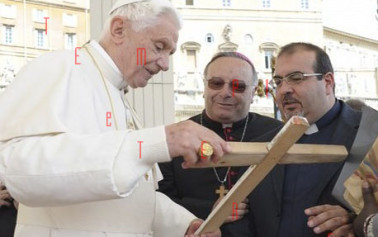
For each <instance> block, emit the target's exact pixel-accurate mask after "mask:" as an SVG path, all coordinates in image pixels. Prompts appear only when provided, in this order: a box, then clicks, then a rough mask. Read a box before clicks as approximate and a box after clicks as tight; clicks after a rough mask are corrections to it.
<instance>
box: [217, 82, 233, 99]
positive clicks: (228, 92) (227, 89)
mask: <svg viewBox="0 0 378 237" xmlns="http://www.w3.org/2000/svg"><path fill="white" fill-rule="evenodd" d="M232 90H233V89H232V87H231V86H230V83H228V82H226V83H225V84H224V85H223V88H222V89H221V91H220V95H221V96H222V97H225V98H226V97H230V96H232V94H233V93H232Z"/></svg>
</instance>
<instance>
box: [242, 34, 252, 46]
mask: <svg viewBox="0 0 378 237" xmlns="http://www.w3.org/2000/svg"><path fill="white" fill-rule="evenodd" d="M244 43H245V44H248V45H251V44H252V43H253V37H252V35H251V34H246V35H244Z"/></svg>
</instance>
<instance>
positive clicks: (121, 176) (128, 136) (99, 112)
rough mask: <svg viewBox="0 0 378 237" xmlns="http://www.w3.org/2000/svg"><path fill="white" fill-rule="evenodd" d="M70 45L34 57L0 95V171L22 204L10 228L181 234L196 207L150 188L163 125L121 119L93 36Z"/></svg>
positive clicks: (115, 82) (160, 156)
mask: <svg viewBox="0 0 378 237" xmlns="http://www.w3.org/2000/svg"><path fill="white" fill-rule="evenodd" d="M89 52H90V54H89ZM78 55H79V56H78V57H77V62H78V63H80V65H75V53H74V52H71V51H70V52H69V51H64V52H54V53H50V54H47V55H44V56H41V57H39V58H37V59H36V60H34V61H33V62H31V63H29V64H28V65H26V66H25V67H24V68H23V69H22V70H21V71H20V72H19V74H18V76H17V78H16V80H15V81H14V82H13V84H12V85H10V87H9V88H7V89H6V90H5V91H4V92H3V94H2V95H0V180H1V181H3V182H5V185H6V186H7V188H8V190H9V191H10V193H11V194H12V196H13V197H14V198H15V199H16V200H18V201H19V202H20V203H22V204H23V205H20V208H19V213H18V220H17V227H16V234H15V236H16V237H67V236H69V237H84V236H85V237H100V236H101V237H104V236H106V237H126V236H161V237H178V236H183V235H184V234H185V231H186V229H187V228H188V226H189V223H190V221H192V220H193V219H195V216H194V215H192V214H191V213H190V212H188V211H187V210H185V209H184V208H182V207H181V206H179V205H177V204H175V203H174V202H172V201H171V200H170V199H169V198H168V197H166V196H165V195H163V194H161V193H159V192H156V191H155V190H156V187H157V185H156V184H157V181H158V178H159V176H160V177H161V174H160V171H159V169H158V167H157V166H156V162H166V161H170V157H169V152H168V147H167V144H166V136H165V129H164V126H160V127H156V128H151V129H142V130H136V131H132V130H130V129H128V127H127V125H128V124H131V123H132V122H136V121H135V117H134V116H132V114H134V113H133V111H132V110H130V109H128V105H127V101H126V99H125V98H124V93H123V90H122V88H125V86H126V84H125V81H124V80H123V79H122V75H121V73H120V71H119V70H118V68H117V67H116V65H115V64H114V62H113V61H112V60H111V58H110V57H109V55H107V54H106V52H105V51H104V50H103V49H102V48H101V46H100V45H99V44H98V43H97V42H94V41H92V42H91V43H90V44H88V45H86V46H85V48H82V49H80V51H79V53H78ZM90 55H92V56H93V58H91V56H90ZM93 59H95V61H96V63H97V64H98V67H99V68H100V70H101V71H102V73H103V78H105V80H103V79H102V76H101V73H100V70H99V68H98V67H96V64H95V63H94V61H93ZM130 60H133V61H134V59H130ZM104 82H105V84H106V86H105V84H104ZM112 104H113V107H114V110H113V109H112ZM109 112H110V113H111V114H110V115H109ZM110 116H111V119H109V117H110ZM107 118H108V119H107ZM114 118H115V119H114ZM116 122H117V125H118V128H119V129H118V130H116V129H115V123H116ZM110 123H111V124H112V125H111V126H107V125H110ZM138 141H141V142H143V143H138ZM140 144H141V147H142V149H141V154H140V149H139V148H140V147H139V146H140ZM140 155H141V158H139V157H140ZM152 167H155V168H153V169H151V168H152ZM146 174H147V175H146Z"/></svg>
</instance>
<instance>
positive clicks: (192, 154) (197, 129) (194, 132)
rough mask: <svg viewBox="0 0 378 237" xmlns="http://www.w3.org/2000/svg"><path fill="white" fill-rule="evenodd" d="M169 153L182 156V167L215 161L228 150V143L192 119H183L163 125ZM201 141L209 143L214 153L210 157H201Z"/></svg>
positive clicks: (172, 155) (173, 155)
mask: <svg viewBox="0 0 378 237" xmlns="http://www.w3.org/2000/svg"><path fill="white" fill-rule="evenodd" d="M165 132H166V136H167V138H166V139H167V143H168V149H169V155H170V156H171V157H178V156H182V157H183V158H184V163H183V164H182V167H183V168H187V167H189V166H190V165H194V164H201V163H208V162H210V160H211V161H213V162H217V161H218V160H219V158H220V157H222V156H223V154H224V153H225V152H230V151H231V148H230V147H229V145H228V144H227V143H226V142H225V141H224V140H223V139H222V138H220V137H219V136H218V135H217V134H216V133H215V132H213V131H211V130H209V129H207V128H205V127H202V126H201V125H199V124H197V123H195V122H193V121H189V120H188V121H183V122H179V123H175V124H172V125H168V126H166V127H165ZM203 142H207V143H209V144H210V145H211V146H212V147H213V149H214V153H213V155H212V156H211V158H210V159H202V158H201V157H200V155H199V154H198V152H199V151H200V149H201V145H202V144H203Z"/></svg>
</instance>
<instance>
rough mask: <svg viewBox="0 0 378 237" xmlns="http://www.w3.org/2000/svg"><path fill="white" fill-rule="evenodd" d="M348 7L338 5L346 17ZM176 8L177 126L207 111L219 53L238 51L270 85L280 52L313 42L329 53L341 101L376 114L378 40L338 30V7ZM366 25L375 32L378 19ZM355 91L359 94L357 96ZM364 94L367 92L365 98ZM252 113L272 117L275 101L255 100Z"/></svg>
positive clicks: (221, 4)
mask: <svg viewBox="0 0 378 237" xmlns="http://www.w3.org/2000/svg"><path fill="white" fill-rule="evenodd" d="M337 1H338V0H337ZM348 1H349V2H354V3H356V4H357V3H358V4H360V5H364V7H365V8H362V10H361V11H360V12H358V14H359V15H362V14H365V15H366V11H369V9H370V10H374V11H373V14H376V9H377V7H376V5H375V7H373V6H372V3H373V2H374V0H366V3H365V4H362V2H361V1H356V0H348ZM348 1H344V2H340V1H339V4H346V9H343V10H344V13H345V12H348V11H349V12H350V11H353V10H354V9H355V8H351V6H350V5H348ZM172 2H173V3H174V4H175V5H176V6H177V8H178V9H179V11H180V12H181V13H182V15H183V18H184V27H183V29H182V30H181V32H180V39H179V43H178V49H179V50H178V52H177V53H176V54H175V55H174V56H173V58H174V59H173V73H174V81H175V103H176V104H175V106H176V120H182V119H184V118H187V117H188V116H190V115H193V114H196V113H198V112H199V111H200V110H201V109H202V108H203V99H202V92H203V83H202V79H203V75H202V72H203V69H204V67H205V65H206V63H207V62H208V61H209V60H210V58H211V57H212V55H214V54H215V53H216V52H218V51H223V50H237V51H239V52H242V53H244V54H245V55H247V56H248V57H249V58H250V59H251V60H252V61H253V62H254V64H255V67H256V69H257V71H258V77H259V78H260V79H263V80H264V82H266V80H269V79H270V78H271V68H270V66H271V65H270V58H271V57H272V56H274V55H275V54H276V53H277V50H278V48H279V47H281V46H283V45H285V44H287V43H289V42H293V41H305V42H311V43H314V44H316V45H318V46H320V47H322V48H324V49H326V50H327V51H328V52H329V53H330V56H331V58H332V60H333V62H334V64H335V69H336V76H337V85H338V87H337V88H338V90H337V94H338V96H341V97H343V98H348V97H358V98H362V99H365V100H367V102H368V103H369V104H370V105H373V106H375V108H378V104H376V102H377V100H376V98H377V91H378V90H377V89H376V88H377V85H378V83H377V68H378V41H377V40H378V37H377V38H376V39H375V38H374V37H375V36H374V35H373V36H361V32H358V31H356V30H355V29H354V30H351V31H345V30H344V29H343V28H342V27H341V28H340V27H339V26H337V25H336V26H334V25H333V23H334V19H333V17H332V16H335V17H336V18H337V19H339V20H340V18H341V20H342V19H343V17H347V16H343V15H340V14H338V13H333V12H332V11H334V9H337V6H333V5H332V4H328V3H327V2H332V1H330V0H324V1H321V0H311V1H309V0H286V1H277V0H251V1H243V0H208V1H199V0H173V1H172ZM333 2H334V1H333ZM348 6H349V7H348ZM359 8H361V7H359ZM329 16H331V17H329ZM325 17H326V19H325ZM327 17H328V18H327ZM360 18H361V17H360ZM365 20H366V21H367V22H371V21H373V23H374V21H375V29H371V30H370V31H374V30H375V32H377V29H378V28H377V26H378V24H377V22H376V19H375V18H374V19H370V18H369V19H365ZM340 25H341V26H343V24H340ZM351 32H352V33H351ZM336 42H337V44H343V45H348V47H349V46H350V47H352V48H353V50H354V51H355V52H356V53H355V54H354V55H353V56H352V55H351V54H350V52H349V51H348V50H346V51H345V50H342V51H340V50H338V48H339V46H336V45H335V44H336ZM335 47H336V48H335ZM342 48H344V46H342ZM361 52H363V53H361ZM346 58H347V60H346ZM345 61H347V63H345ZM356 62H358V63H356ZM365 62H368V63H365ZM345 78H347V80H346V79H345ZM345 81H347V82H348V83H349V84H348V83H347V85H349V86H350V85H351V84H353V87H352V88H349V89H348V88H347V89H345V85H346V83H345ZM362 84H363V85H364V86H362ZM360 87H361V88H360ZM362 87H363V88H365V90H363V89H362ZM356 91H358V93H355V92H356ZM362 91H364V92H365V94H363V95H364V96H362ZM251 110H253V111H257V112H260V113H264V114H268V115H273V99H272V98H271V97H270V96H269V97H268V98H258V97H256V99H255V102H254V105H253V106H252V107H251Z"/></svg>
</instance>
